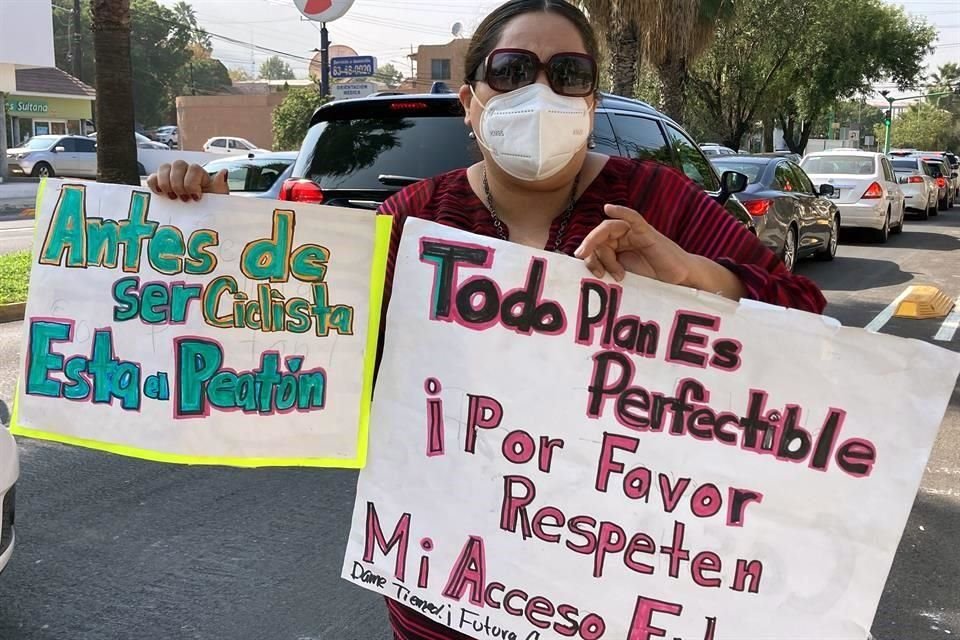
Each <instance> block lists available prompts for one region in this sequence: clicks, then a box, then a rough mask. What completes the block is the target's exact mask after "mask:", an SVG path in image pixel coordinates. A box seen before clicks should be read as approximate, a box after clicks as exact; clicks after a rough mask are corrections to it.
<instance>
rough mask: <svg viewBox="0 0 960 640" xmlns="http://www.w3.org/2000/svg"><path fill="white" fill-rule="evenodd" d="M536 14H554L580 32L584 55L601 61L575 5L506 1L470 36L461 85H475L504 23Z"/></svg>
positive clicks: (558, 0) (590, 29) (555, 0)
mask: <svg viewBox="0 0 960 640" xmlns="http://www.w3.org/2000/svg"><path fill="white" fill-rule="evenodd" d="M535 12H540V13H556V14H558V15H561V16H563V17H564V18H566V19H567V20H569V21H570V22H571V23H572V24H573V26H575V27H576V28H577V31H579V32H580V37H581V38H583V46H584V48H585V49H586V50H587V53H589V54H590V55H591V56H593V57H594V59H598V58H599V57H600V56H599V49H600V47H599V45H598V44H597V34H596V33H595V32H594V30H593V27H592V26H591V25H590V22H589V21H588V20H587V17H586V16H585V15H583V12H582V11H580V9H578V8H577V7H576V6H575V5H572V4H570V3H569V2H567V1H566V0H509V2H505V3H504V4H502V5H500V6H499V7H497V8H496V9H494V10H493V11H491V12H490V14H489V15H487V17H486V18H484V19H483V22H481V23H480V26H479V27H477V30H476V31H475V32H474V33H473V37H472V38H471V39H470V47H469V48H468V49H467V55H466V57H465V58H464V62H463V70H464V73H465V74H466V75H465V78H464V82H465V83H466V84H470V85H472V84H473V83H474V78H475V77H476V75H477V69H479V68H480V66H481V65H483V63H484V62H485V61H486V59H487V56H488V55H490V52H491V51H493V50H494V49H495V48H496V46H497V43H498V42H500V36H501V35H503V29H504V28H505V27H506V26H507V23H508V22H510V21H511V20H513V19H514V18H516V17H517V16H522V15H523V14H525V13H535Z"/></svg>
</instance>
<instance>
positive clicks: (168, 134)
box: [154, 125, 180, 149]
mask: <svg viewBox="0 0 960 640" xmlns="http://www.w3.org/2000/svg"><path fill="white" fill-rule="evenodd" d="M154 140H156V141H157V142H162V143H164V144H165V145H167V146H168V147H170V148H171V149H172V148H173V147H176V146H179V144H180V133H179V130H178V129H177V128H176V127H175V126H173V125H167V126H163V127H157V130H156V131H155V132H154Z"/></svg>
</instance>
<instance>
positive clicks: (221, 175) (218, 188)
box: [212, 169, 230, 193]
mask: <svg viewBox="0 0 960 640" xmlns="http://www.w3.org/2000/svg"><path fill="white" fill-rule="evenodd" d="M212 186H213V192H214V193H230V187H229V186H227V170H226V169H220V171H217V175H215V176H213V185H212Z"/></svg>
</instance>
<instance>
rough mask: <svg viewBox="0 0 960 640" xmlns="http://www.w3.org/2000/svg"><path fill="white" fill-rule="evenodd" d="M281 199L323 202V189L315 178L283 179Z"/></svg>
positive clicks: (314, 202)
mask: <svg viewBox="0 0 960 640" xmlns="http://www.w3.org/2000/svg"><path fill="white" fill-rule="evenodd" d="M280 199H281V200H289V201H291V202H311V203H313V204H321V203H322V202H323V190H322V189H321V188H320V187H318V186H317V183H316V182H314V181H313V180H306V179H304V178H291V179H289V180H284V181H283V185H282V186H281V187H280Z"/></svg>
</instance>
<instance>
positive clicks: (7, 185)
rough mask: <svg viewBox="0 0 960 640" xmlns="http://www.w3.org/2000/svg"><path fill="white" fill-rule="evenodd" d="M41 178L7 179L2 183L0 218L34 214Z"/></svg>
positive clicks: (0, 186) (0, 187) (0, 190)
mask: <svg viewBox="0 0 960 640" xmlns="http://www.w3.org/2000/svg"><path fill="white" fill-rule="evenodd" d="M39 186H40V181H39V180H32V179H13V180H11V179H9V178H8V179H7V180H6V181H4V182H2V183H0V220H11V219H15V218H18V217H23V216H32V215H33V204H34V201H35V200H36V197H37V188H38V187H39Z"/></svg>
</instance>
